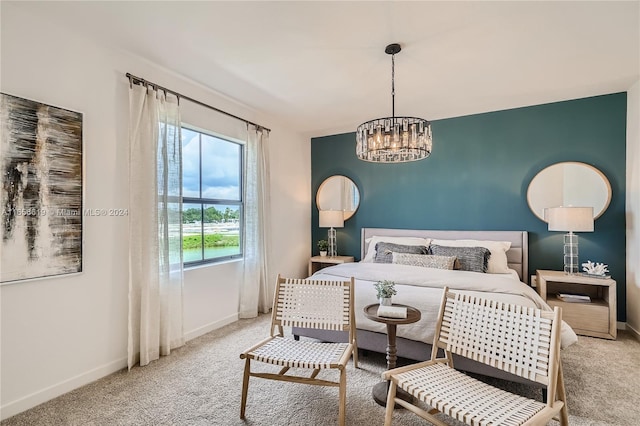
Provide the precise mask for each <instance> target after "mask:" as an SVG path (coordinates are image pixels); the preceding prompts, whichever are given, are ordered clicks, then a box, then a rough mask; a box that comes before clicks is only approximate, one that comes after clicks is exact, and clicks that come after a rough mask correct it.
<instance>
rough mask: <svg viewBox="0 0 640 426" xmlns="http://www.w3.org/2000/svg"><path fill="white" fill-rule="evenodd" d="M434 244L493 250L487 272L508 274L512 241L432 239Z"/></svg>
mask: <svg viewBox="0 0 640 426" xmlns="http://www.w3.org/2000/svg"><path fill="white" fill-rule="evenodd" d="M431 243H432V244H436V245H439V246H447V247H485V248H487V249H489V251H490V252H491V257H489V263H488V265H487V272H488V273H489V274H508V273H509V265H508V263H507V250H509V249H510V248H511V242H510V241H488V240H431Z"/></svg>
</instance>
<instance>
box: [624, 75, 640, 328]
mask: <svg viewBox="0 0 640 426" xmlns="http://www.w3.org/2000/svg"><path fill="white" fill-rule="evenodd" d="M626 200H627V206H626V211H627V326H628V327H629V328H631V330H632V331H634V332H635V333H636V335H637V336H638V337H640V81H637V82H636V84H634V85H633V87H631V89H629V90H628V92H627V193H626Z"/></svg>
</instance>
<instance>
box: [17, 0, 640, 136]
mask: <svg viewBox="0 0 640 426" xmlns="http://www.w3.org/2000/svg"><path fill="white" fill-rule="evenodd" d="M639 4H640V2H639V1H625V2H613V1H599V2H598V1H596V2H594V1H584V2H582V1H580V2H577V1H567V2H561V1H558V2H538V1H533V2H523V1H511V2H483V1H474V2H452V1H445V2H418V1H413V2H397V1H386V2H383V1H379V2H362V1H357V2H308V1H297V2H292V1H289V2H268V1H261V2H242V1H236V2H213V1H208V2H180V1H172V2H160V1H155V2H87V1H85V2H22V3H20V4H19V7H25V8H30V9H31V11H32V13H38V14H42V15H43V16H46V17H47V18H48V19H50V20H52V21H53V22H60V23H61V24H62V25H65V26H66V27H69V28H71V29H73V30H76V31H79V32H81V33H82V34H86V36H88V37H92V38H96V39H97V40H98V41H99V42H101V43H106V44H109V45H111V46H114V47H116V48H121V49H125V50H128V51H130V52H132V53H134V54H137V55H139V56H142V57H145V58H147V59H148V60H150V61H152V62H155V63H157V64H159V65H162V66H164V67H166V68H169V69H172V70H174V71H176V72H177V73H179V74H182V75H184V76H186V77H188V78H190V79H192V80H194V81H196V82H199V83H201V84H203V85H205V86H209V87H211V88H213V89H215V90H216V91H218V92H221V93H223V94H225V95H227V96H230V97H231V98H234V99H236V100H238V101H240V102H241V103H243V104H245V105H247V106H249V107H252V108H255V109H257V110H262V111H268V112H269V113H270V114H272V115H274V116H277V117H279V118H280V119H282V120H284V121H286V122H287V123H289V124H290V125H291V126H292V127H293V128H294V129H296V130H298V131H300V132H302V133H304V134H307V135H310V136H321V135H326V134H333V133H341V132H349V131H354V130H355V128H356V126H357V125H358V124H360V123H361V122H363V121H367V120H370V119H373V118H378V117H385V116H389V115H391V93H390V92H391V87H390V86H391V57H390V56H389V55H387V54H385V53H384V48H385V46H386V45H387V44H389V43H400V44H401V45H402V52H400V53H399V54H398V55H396V115H409V116H417V117H422V118H427V119H431V120H434V119H441V118H447V117H456V116H461V115H467V114H474V113H480V112H486V111H495V110H501V109H507V108H513V107H519V106H526V105H535V104H541V103H546V102H554V101H559V100H565V99H575V98H581V97H587V96H593V95H599V94H606V93H613V92H619V91H625V90H627V89H628V88H629V87H630V86H631V85H632V84H633V83H634V82H636V81H637V80H638V78H639V63H640V55H639V50H640V47H639V38H640V36H639V22H640V8H639ZM141 77H144V76H141ZM158 83H161V82H158ZM188 95H191V94H188Z"/></svg>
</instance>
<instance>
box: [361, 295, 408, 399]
mask: <svg viewBox="0 0 640 426" xmlns="http://www.w3.org/2000/svg"><path fill="white" fill-rule="evenodd" d="M379 306H380V305H379V304H378V303H375V304H373V305H367V306H365V307H364V315H365V316H366V317H367V318H369V319H370V320H372V321H376V322H381V323H383V324H386V325H387V370H391V369H394V368H396V361H397V360H398V357H397V355H396V354H397V353H398V351H397V348H396V329H397V327H398V325H399V324H412V323H414V322H417V321H419V320H420V311H419V310H417V309H416V308H414V307H412V306H407V305H401V304H398V303H394V304H393V305H392V306H398V307H403V308H407V317H406V318H388V317H380V316H378V307H379ZM388 390H389V382H388V381H384V382H380V383H378V384H376V385H375V386H374V387H373V399H374V400H375V401H376V402H377V403H378V404H380V405H382V406H383V407H384V406H386V405H387V393H388ZM396 397H397V398H401V399H404V400H406V401H411V400H412V399H413V396H411V395H410V394H408V393H406V392H404V391H403V390H402V389H399V388H398V390H397V392H396ZM396 408H401V407H400V406H399V405H398V404H396Z"/></svg>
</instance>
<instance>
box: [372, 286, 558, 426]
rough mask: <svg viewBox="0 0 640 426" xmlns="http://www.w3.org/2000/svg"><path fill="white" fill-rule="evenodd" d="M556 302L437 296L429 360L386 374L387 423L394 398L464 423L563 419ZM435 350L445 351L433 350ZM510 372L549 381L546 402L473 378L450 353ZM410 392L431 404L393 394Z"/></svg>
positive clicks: (429, 417) (429, 414)
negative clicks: (535, 304) (548, 306)
mask: <svg viewBox="0 0 640 426" xmlns="http://www.w3.org/2000/svg"><path fill="white" fill-rule="evenodd" d="M561 317H562V313H561V309H560V308H558V307H556V308H554V311H553V312H548V311H541V310H540V309H534V308H525V307H522V306H517V305H510V304H505V303H501V302H496V301H492V300H489V299H483V298H479V297H474V296H469V295H464V294H461V293H453V292H450V291H449V290H448V289H447V288H446V287H445V289H444V292H443V296H442V303H441V305H440V312H439V315H438V322H437V325H436V331H435V337H434V343H433V348H432V352H431V360H429V361H424V362H421V363H417V364H413V365H409V366H406V367H400V368H396V369H393V370H389V371H386V372H384V373H383V374H382V378H383V379H385V380H390V381H391V382H390V386H389V393H388V396H387V408H386V413H385V425H387V426H390V425H391V420H392V416H393V408H394V405H395V404H398V405H400V406H402V407H404V408H406V409H408V410H410V411H412V412H413V413H415V414H417V415H418V416H420V417H422V418H424V419H426V420H428V421H429V422H431V423H433V424H435V425H439V426H446V424H445V423H443V422H442V421H440V420H439V419H438V418H436V417H434V414H436V413H438V412H441V413H444V414H447V415H449V416H451V417H453V418H455V419H457V420H459V421H461V422H464V423H466V424H469V425H494V424H495V425H497V424H502V425H543V424H546V423H547V422H548V421H550V420H551V419H552V418H555V419H556V420H558V421H559V422H560V424H561V425H568V424H569V419H568V412H567V406H566V392H565V388H564V379H563V376H562V366H561V363H560V327H561ZM439 350H442V352H443V353H444V356H442V357H438V353H439ZM454 353H455V354H457V355H460V356H464V357H466V358H470V359H473V360H475V361H478V362H482V363H484V364H487V365H490V366H492V367H496V368H499V369H501V370H504V371H508V372H510V373H512V374H516V375H518V376H520V377H524V378H527V379H529V380H532V381H535V382H538V383H540V384H542V385H544V386H546V387H547V392H546V396H545V397H543V398H544V399H545V402H544V403H542V402H540V401H536V400H533V399H528V398H525V397H522V396H519V395H514V394H511V393H509V392H507V391H503V390H499V389H497V388H494V387H493V386H491V385H488V384H485V383H483V382H481V381H479V380H476V379H474V378H471V377H469V376H467V375H466V374H464V373H462V372H459V371H457V370H455V369H454V368H453V356H452V354H454ZM398 387H400V388H401V389H403V390H405V391H407V392H409V393H410V394H412V395H413V396H414V397H415V398H416V399H417V400H418V401H421V402H423V403H426V404H427V405H428V406H429V407H431V408H432V409H431V410H429V411H426V410H424V409H422V408H420V407H418V406H417V405H415V404H412V403H409V402H406V401H404V400H402V399H399V398H396V390H397V388H398Z"/></svg>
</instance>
